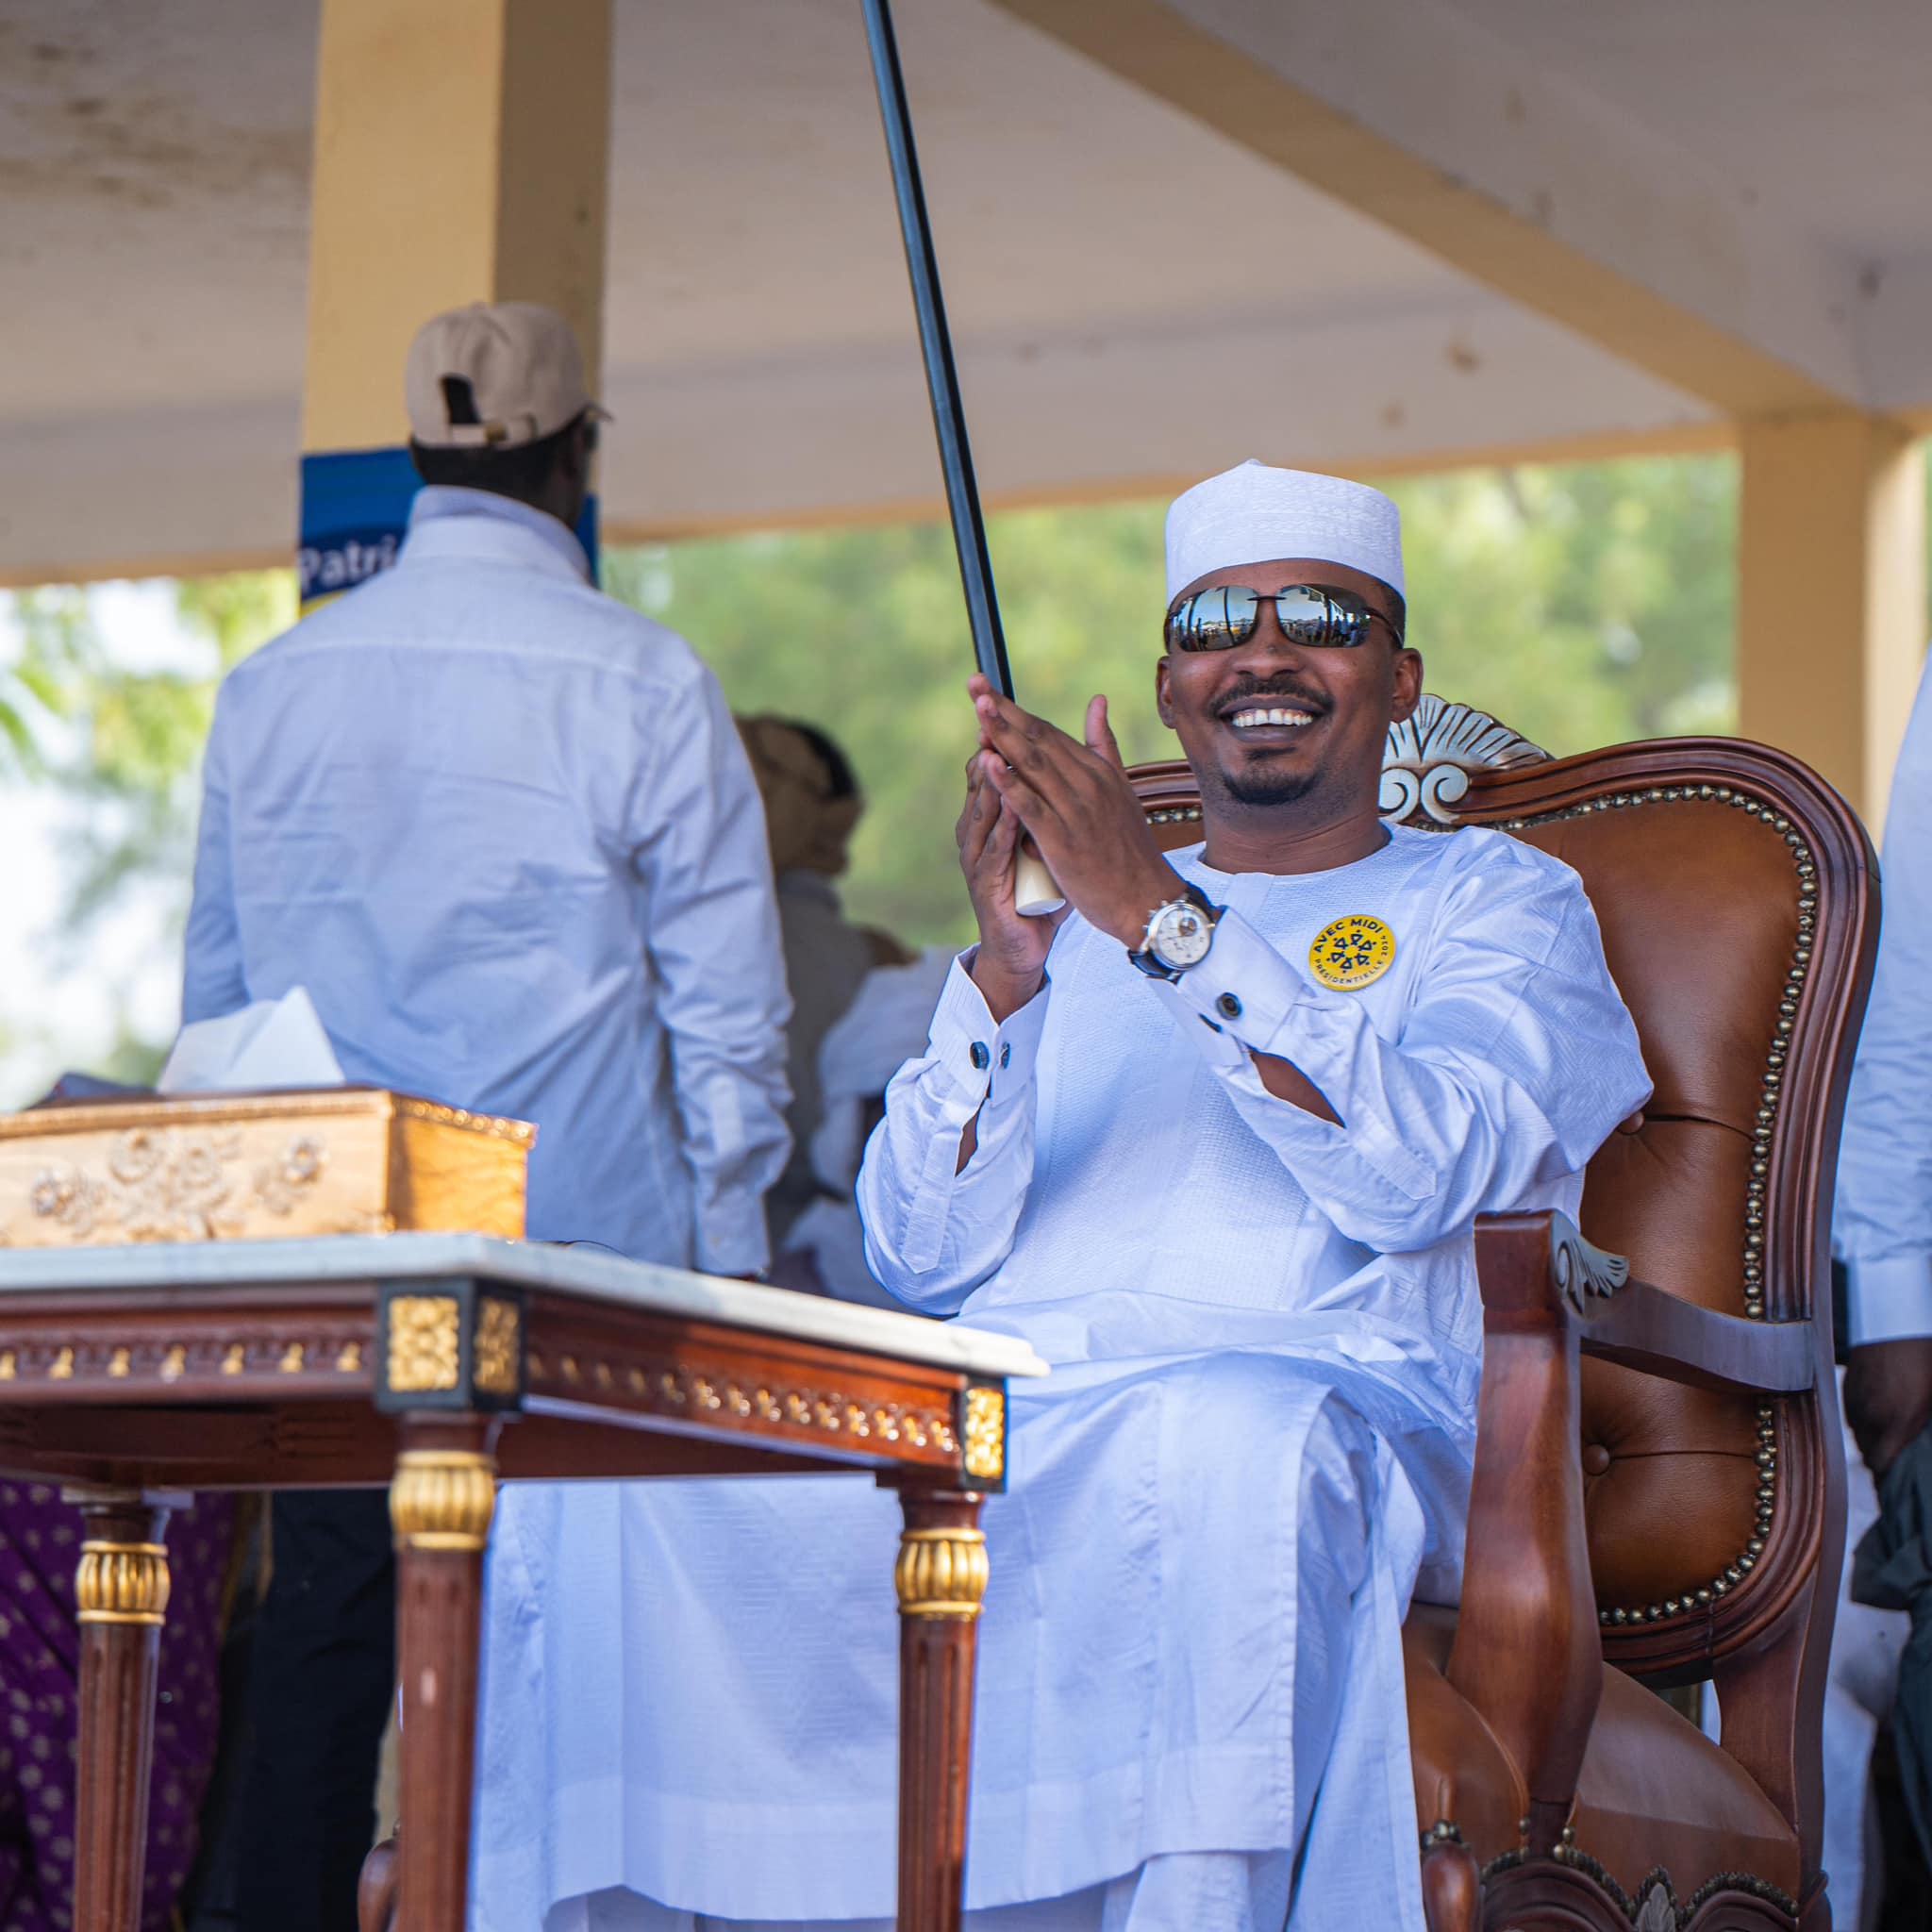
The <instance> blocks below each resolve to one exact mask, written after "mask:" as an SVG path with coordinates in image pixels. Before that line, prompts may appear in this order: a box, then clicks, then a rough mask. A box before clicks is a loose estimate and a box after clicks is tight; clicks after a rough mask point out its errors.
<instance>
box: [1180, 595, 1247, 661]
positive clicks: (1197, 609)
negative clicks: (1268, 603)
mask: <svg viewBox="0 0 1932 1932" xmlns="http://www.w3.org/2000/svg"><path fill="white" fill-rule="evenodd" d="M1259 608H1260V599H1259V598H1258V597H1257V595H1256V593H1255V592H1254V591H1249V590H1244V589H1242V588H1241V586H1239V585H1235V586H1231V587H1220V588H1216V589H1214V590H1211V591H1197V592H1196V593H1195V594H1194V595H1193V596H1191V597H1190V598H1189V599H1188V601H1187V602H1186V603H1185V604H1183V605H1182V606H1181V608H1179V609H1178V610H1177V611H1175V612H1174V622H1173V625H1172V626H1171V629H1172V634H1173V638H1174V644H1175V645H1176V646H1177V647H1178V648H1179V649H1180V650H1183V651H1227V650H1232V649H1233V648H1234V646H1235V645H1237V644H1243V643H1246V642H1247V641H1248V639H1249V638H1251V637H1252V636H1253V635H1254V633H1255V613H1256V612H1257V610H1258V609H1259Z"/></svg>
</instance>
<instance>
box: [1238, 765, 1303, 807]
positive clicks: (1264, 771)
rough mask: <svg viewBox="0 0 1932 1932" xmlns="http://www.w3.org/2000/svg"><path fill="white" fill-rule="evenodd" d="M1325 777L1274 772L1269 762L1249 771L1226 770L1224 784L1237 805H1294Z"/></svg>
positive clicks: (1252, 767)
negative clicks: (1270, 768)
mask: <svg viewBox="0 0 1932 1932" xmlns="http://www.w3.org/2000/svg"><path fill="white" fill-rule="evenodd" d="M1320 778H1321V774H1320V773H1319V772H1279V771H1273V772H1272V771H1270V770H1269V767H1268V763H1267V762H1266V761H1263V762H1262V763H1260V764H1258V765H1256V766H1251V767H1250V768H1249V769H1248V770H1247V771H1245V772H1239V773H1237V772H1227V771H1224V772H1223V773H1222V774H1221V782H1222V784H1223V785H1224V787H1225V788H1226V791H1227V795H1228V797H1229V798H1230V799H1232V800H1233V801H1234V803H1235V804H1236V805H1249V806H1264V807H1265V806H1271V805H1293V804H1295V803H1296V802H1297V801H1298V800H1300V799H1303V798H1306V797H1307V795H1308V793H1309V792H1310V791H1313V790H1314V789H1315V786H1316V784H1317V783H1318V782H1319V780H1320Z"/></svg>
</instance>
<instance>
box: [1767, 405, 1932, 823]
mask: <svg viewBox="0 0 1932 1932" xmlns="http://www.w3.org/2000/svg"><path fill="white" fill-rule="evenodd" d="M1739 442H1740V451H1741V456H1742V492H1741V503H1740V517H1739V528H1738V728H1739V730H1740V732H1742V734H1743V735H1744V736H1745V737H1746V738H1755V739H1758V740H1760V741H1763V742H1765V743H1767V744H1775V745H1779V746H1781V747H1783V748H1784V749H1785V750H1787V751H1791V752H1795V753H1796V754H1797V755H1798V756H1799V757H1800V758H1804V759H1805V760H1806V762H1807V764H1809V765H1811V766H1812V767H1813V768H1814V769H1815V770H1817V771H1818V772H1819V773H1821V774H1823V775H1824V777H1826V778H1828V779H1829V780H1830V781H1831V782H1832V784H1834V785H1836V786H1837V787H1838V789H1839V790H1840V791H1842V792H1843V793H1844V795H1845V797H1846V798H1847V799H1849V800H1850V801H1851V803H1852V805H1853V806H1854V807H1855V808H1857V810H1858V811H1859V812H1861V813H1862V814H1863V815H1864V818H1865V822H1866V824H1867V825H1868V826H1870V827H1871V830H1872V834H1873V837H1874V839H1875V838H1876V837H1877V836H1878V831H1879V825H1880V821H1881V819H1882V818H1883V815H1884V811H1885V796H1886V791H1887V789H1888V787H1889V786H1890V779H1891V767H1892V761H1893V759H1894V758H1896V757H1897V755H1898V746H1899V740H1900V738H1901V737H1902V736H1903V734H1904V732H1905V727H1906V717H1907V712H1909V710H1910V709H1911V704H1912V693H1913V691H1915V690H1916V689H1917V686H1918V679H1919V669H1920V665H1921V663H1922V662H1923V660H1924V654H1925V626H1926V612H1925V473H1924V457H1923V453H1922V451H1921V449H1920V446H1919V444H1918V443H1917V442H1916V441H1914V440H1913V439H1912V436H1911V433H1910V432H1909V430H1907V428H1906V427H1905V426H1904V425H1900V424H1897V423H1894V422H1891V421H1889V420H1887V419H1885V418H1883V417H1876V416H1867V415H1862V414H1859V413H1857V412H1856V411H1853V410H1831V411H1827V412H1824V413H1820V414H1815V415H1803V416H1793V417H1787V418H1782V419H1778V420H1774V421H1768V422H1758V423H1747V424H1745V425H1743V426H1742V429H1741V431H1740V439H1739Z"/></svg>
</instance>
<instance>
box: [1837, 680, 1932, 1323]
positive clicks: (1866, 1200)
mask: <svg viewBox="0 0 1932 1932" xmlns="http://www.w3.org/2000/svg"><path fill="white" fill-rule="evenodd" d="M1928 823H1932V675H1928V677H1927V678H1926V679H1924V680H1922V681H1921V683H1920V685H1919V695H1918V699H1917V701H1916V702H1915V703H1914V704H1913V706H1912V715H1911V719H1910V722H1909V723H1908V724H1907V725H1906V739H1905V743H1904V744H1903V745H1902V746H1901V747H1900V748H1899V755H1898V766H1897V769H1896V770H1895V771H1894V773H1893V774H1892V780H1891V803H1890V808H1888V810H1887V813H1886V819H1885V870H1884V881H1885V922H1884V924H1883V925H1882V926H1881V928H1880V930H1879V939H1878V969H1877V972H1876V974H1874V978H1873V981H1872V1004H1871V1006H1870V1007H1868V1008H1866V1011H1865V1030H1864V1032H1863V1033H1861V1034H1860V1035H1859V1036H1858V1057H1857V1062H1856V1064H1855V1065H1854V1067H1853V1070H1852V1091H1851V1096H1850V1098H1849V1100H1848V1101H1847V1102H1846V1105H1845V1130H1844V1140H1843V1141H1842V1143H1841V1144H1840V1149H1839V1165H1838V1205H1837V1209H1836V1212H1835V1214H1834V1216H1833V1227H1832V1232H1833V1238H1834V1241H1835V1244H1836V1246H1837V1248H1838V1251H1839V1254H1840V1257H1842V1258H1843V1260H1844V1264H1845V1274H1846V1285H1847V1289H1848V1296H1847V1299H1848V1304H1849V1306H1848V1308H1847V1311H1846V1312H1847V1314H1848V1316H1849V1327H1850V1334H1849V1336H1848V1338H1847V1339H1848V1340H1849V1341H1851V1342H1852V1343H1853V1345H1854V1346H1856V1345H1857V1344H1859V1343H1861V1342H1868V1341H1903V1340H1904V1339H1905V1338H1906V1337H1907V1336H1914V1335H1932V844H1928V842H1927V839H1926V828H1927V824H1928Z"/></svg>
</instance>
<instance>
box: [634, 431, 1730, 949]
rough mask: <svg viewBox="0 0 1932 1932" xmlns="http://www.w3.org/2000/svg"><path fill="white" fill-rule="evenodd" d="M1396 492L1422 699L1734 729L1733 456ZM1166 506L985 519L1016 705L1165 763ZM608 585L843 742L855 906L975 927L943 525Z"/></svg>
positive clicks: (809, 536) (1513, 475) (1532, 473)
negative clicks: (1098, 708) (850, 766)
mask: <svg viewBox="0 0 1932 1932" xmlns="http://www.w3.org/2000/svg"><path fill="white" fill-rule="evenodd" d="M1391 490H1392V493H1393V494H1394V495H1395V496H1396V498H1397V499H1398V501H1399V502H1400V503H1401V506H1402V511H1403V521H1404V530H1405V548H1406V552H1407V577H1408V605H1409V610H1410V630H1409V637H1410V641H1411V642H1413V643H1414V644H1415V645H1416V646H1417V647H1418V648H1419V649H1420V650H1421V651H1422V652H1423V654H1424V658H1425V659H1426V660H1427V668H1428V683H1429V687H1430V689H1431V690H1434V691H1441V692H1442V693H1443V694H1444V695H1447V696H1450V697H1457V698H1461V699H1463V700H1464V701H1465V702H1468V703H1471V704H1474V705H1477V706H1480V707H1481V708H1484V709H1486V710H1491V711H1493V712H1495V713H1496V714H1497V715H1498V716H1500V717H1502V718H1505V719H1507V721H1508V722H1509V723H1510V724H1513V725H1514V726H1515V727H1516V728H1517V729H1518V730H1519V731H1522V732H1523V733H1524V735H1525V736H1527V737H1529V738H1532V739H1534V740H1536V741H1538V742H1539V743H1541V744H1543V745H1545V746H1547V747H1548V748H1549V749H1550V750H1552V751H1555V752H1558V753H1561V752H1565V751H1578V750H1582V749H1584V748H1586V747H1588V746H1590V745H1592V744H1603V743H1610V742H1614V741H1618V740H1621V739H1625V738H1636V737H1646V736H1652V735H1656V734H1658V733H1665V732H1679V731H1727V730H1730V729H1731V728H1733V719H1734V717H1735V711H1736V699H1735V689H1734V682H1733V678H1732V672H1731V658H1732V631H1733V609H1732V605H1733V588H1732V570H1731V558H1732V554H1733V544H1734V541H1735V530H1736V516H1737V471H1736V465H1735V462H1734V461H1733V460H1732V459H1731V458H1725V457H1709V458H1655V459H1642V460H1633V461H1628V462H1619V463H1606V464H1597V465H1591V466H1587V467H1578V468H1572V469H1528V470H1509V471H1493V470H1491V471H1473V472H1467V473H1462V474H1458V475H1451V476H1442V477H1430V478H1420V479H1411V480H1405V481H1402V482H1398V483H1396V484H1394V485H1392V486H1391ZM1161 513H1162V512H1161V506H1159V505H1158V504H1128V505H1115V506H1111V507H1106V508H1090V509H1078V510H1065V509H1054V510H1030V511H1024V512H1016V513H1011V514H1008V515H1003V516H996V517H993V518H991V520H990V530H989V537H990V541H991V548H992V555H993V564H994V569H995V573H996V575H997V577H998V581H999V587H1000V602H1001V609H1002V613H1003V615H1004V617H1005V621H1006V630H1007V641H1008V652H1009V655H1010V657H1011V659H1012V663H1013V675H1014V681H1015V684H1016V686H1017V689H1018V691H1019V695H1020V698H1021V701H1022V702H1023V703H1024V704H1025V705H1026V706H1027V707H1028V708H1031V709H1034V710H1037V711H1040V712H1041V713H1043V714H1044V715H1046V716H1047V717H1050V718H1052V719H1053V720H1054V721H1055V722H1056V723H1058V724H1061V725H1063V726H1065V727H1066V728H1068V729H1070V730H1074V731H1077V730H1078V729H1079V727H1080V719H1081V713H1082V709H1083V708H1084V706H1085V703H1086V700H1087V698H1088V697H1089V696H1090V695H1091V693H1092V692H1094V691H1105V692H1106V693H1107V694H1108V698H1109V700H1110V708H1111V711H1112V714H1113V720H1114V728H1115V731H1116V733H1117V734H1118V736H1119V738H1120V741H1121V747H1122V750H1123V751H1124V753H1125V755H1126V757H1127V758H1129V759H1130V760H1137V759H1141V758H1167V757H1172V756H1173V755H1174V740H1173V738H1172V737H1171V736H1170V734H1169V733H1168V732H1167V731H1166V730H1165V729H1164V728H1163V727H1162V725H1161V724H1160V723H1159V721H1158V718H1157V717H1156V716H1155V713H1154V706H1153V682H1154V661H1155V658H1156V657H1157V655H1158V651H1159V648H1160V644H1159V627H1160V618H1161V614H1162V611H1163V609H1164V608H1165V604H1166V595H1165V590H1164V586H1163V577H1162V562H1161ZM605 585H606V588H607V589H608V590H610V591H613V592H614V593H615V594H616V595H618V596H621V597H624V598H625V599H626V600H628V601H629V602H631V603H634V604H636V605H637V606H638V607H639V608H641V609H644V610H646V611H648V612H649V613H650V614H651V615H652V616H654V617H658V618H659V619H661V620H662V621H663V622H664V623H666V624H668V625H671V626H672V627H673V628H674V629H675V630H677V631H679V632H681V633H682V634H683V635H684V636H686V637H687V638H689V639H690V640H691V642H692V643H693V644H694V645H695V646H696V647H697V649H698V650H699V651H700V652H701V653H703V655H704V656H705V657H706V658H708V660H709V661H710V663H711V664H712V666H713V667H714V668H715V669H716V671H717V673H718V675H719V677H720V679H721V680H722V682H723V683H724V691H725V694H726V695H727V696H728V697H729V698H730V700H731V702H732V704H733V706H734V707H735V708H737V709H739V710H741V711H774V712H778V713H781V714H783V715H786V716H790V717H796V718H804V719H807V720H808V721H809V722H811V723H813V724H818V725H820V726H821V727H823V728H824V729H825V730H827V731H829V732H830V733H831V734H832V735H833V736H834V737H835V738H837V739H838V740H839V741H840V742H841V744H843V745H844V747H845V748H846V750H847V752H848V753H849V754H850V756H851V758H852V760H853V763H854V765H855V767H856V768H857V770H858V774H859V776H860V782H861V784H862V785H863V787H864V789H865V791H866V793H867V796H868V798H869V799H870V801H871V809H870V810H869V811H868V813H867V815H866V818H865V819H864V821H863V822H862V823H861V824H860V827H859V830H858V837H857V839H856V840H855V841H854V847H853V867H852V882H851V888H850V891H849V894H848V896H849V898H850V901H851V904H852V907H853V909H854V911H855V912H856V913H857V914H858V916H859V917H861V918H864V919H866V920H869V921H873V922H876V923H877V924H883V925H887V926H889V927H891V929H893V930H894V931H896V932H898V933H899V934H901V935H902V936H903V937H905V938H907V939H909V940H913V941H955V940H961V939H963V938H964V937H966V936H967V933H968V924H967V913H966V908H965V901H964V897H963V894H962V891H961V890H960V888H959V885H958V874H957V872H956V871H955V869H954V865H953V858H952V838H951V828H952V824H953V819H954V816H955V814H956V813H957V811H958V799H959V794H960V790H961V783H962V772H963V767H964V764H965V760H966V758H967V756H968V754H969V753H970V752H971V750H972V747H973V730H972V724H971V721H970V717H969V715H968V712H967V709H966V705H965V699H964V696H963V693H962V690H961V687H962V686H963V684H964V681H965V678H966V675H967V673H968V672H969V671H970V670H971V669H972V654H971V647H970V645H969V642H968V639H967V631H966V620H965V612H964V609H963V607H962V604H961V600H960V595H959V588H958V571H957V567H956V565H955V563H954V558H953V550H952V540H951V537H950V536H949V534H948V533H947V532H946V530H945V529H944V528H942V527H941V526H938V525H919V526H908V525H900V526H893V527H889V528H880V529H858V530H839V531H814V532H808V533H800V534H796V535H786V536H767V537H752V538H721V539H716V540H710V541H701V542H690V543H683V544H679V545H676V546H675V547H667V548H661V549H651V550H628V551H627V550H624V549H619V548H613V549H612V550H610V551H608V553H607V555H606V558H605Z"/></svg>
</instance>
